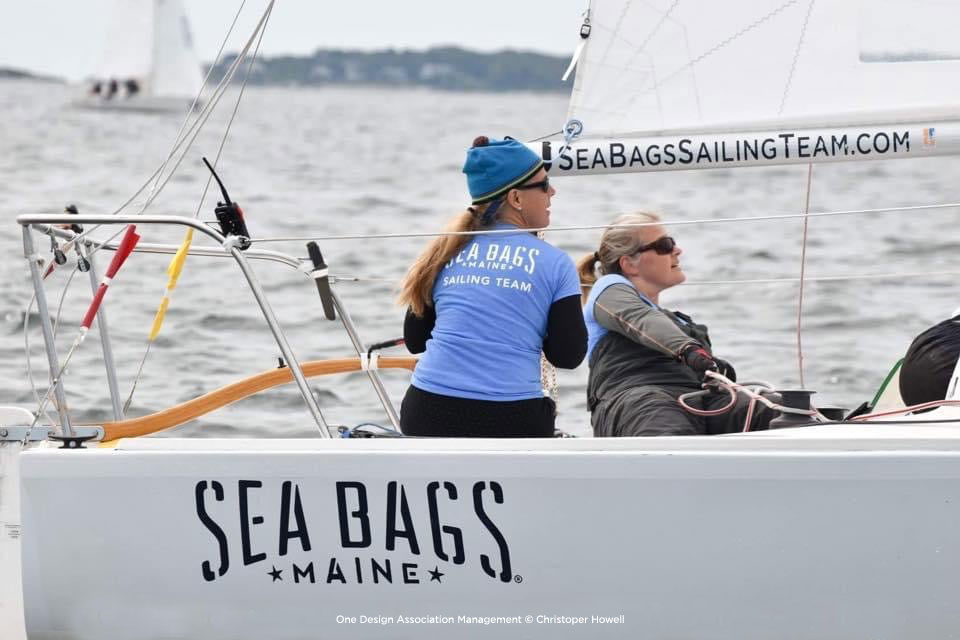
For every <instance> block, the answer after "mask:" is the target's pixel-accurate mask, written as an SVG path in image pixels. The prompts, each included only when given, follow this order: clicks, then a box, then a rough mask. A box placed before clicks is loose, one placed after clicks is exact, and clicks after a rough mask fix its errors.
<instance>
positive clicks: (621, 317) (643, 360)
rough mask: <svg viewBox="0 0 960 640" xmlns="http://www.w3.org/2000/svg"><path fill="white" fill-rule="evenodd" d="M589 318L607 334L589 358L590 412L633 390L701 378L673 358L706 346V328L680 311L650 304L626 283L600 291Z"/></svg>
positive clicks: (688, 384)
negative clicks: (689, 347) (690, 347)
mask: <svg viewBox="0 0 960 640" xmlns="http://www.w3.org/2000/svg"><path fill="white" fill-rule="evenodd" d="M593 314H594V317H595V318H596V320H597V322H598V323H600V325H601V326H603V327H605V328H606V329H607V330H608V333H607V334H606V335H605V336H604V337H603V338H601V339H600V341H599V342H597V344H596V346H594V348H593V352H592V353H591V354H590V362H589V364H590V376H589V379H588V381H587V407H588V408H589V409H590V411H593V410H594V408H595V407H596V406H597V404H598V403H599V402H601V401H602V400H610V399H613V398H615V397H616V396H617V395H619V394H620V393H622V392H623V391H625V390H626V389H630V388H634V387H639V386H649V385H654V386H665V387H680V388H689V389H690V390H691V391H692V390H696V389H699V388H700V383H701V381H702V380H701V378H699V377H698V375H697V374H696V372H694V371H693V369H691V368H690V367H688V366H687V365H686V364H684V363H683V362H681V361H680V359H679V354H680V353H681V352H682V351H683V350H684V349H686V348H687V346H688V345H691V344H696V345H699V346H703V347H706V348H707V349H709V348H710V337H709V335H708V333H707V327H706V326H704V325H702V324H697V323H695V322H693V320H692V319H690V317H689V316H686V315H684V314H682V313H679V312H670V311H667V310H665V309H660V308H657V307H652V306H650V304H649V303H647V302H646V301H644V300H643V298H641V297H640V296H639V295H638V294H637V291H636V289H634V288H633V287H631V286H629V285H626V284H615V285H612V286H610V287H608V288H607V289H606V290H605V291H604V292H603V293H601V294H600V296H599V297H598V298H597V300H596V302H595V303H594V309H593Z"/></svg>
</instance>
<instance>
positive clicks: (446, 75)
mask: <svg viewBox="0 0 960 640" xmlns="http://www.w3.org/2000/svg"><path fill="white" fill-rule="evenodd" d="M236 58H237V54H235V53H230V54H227V55H226V56H224V58H223V59H222V60H221V61H220V63H219V64H218V65H216V67H215V68H214V69H213V73H212V74H211V76H210V83H212V85H215V84H216V83H217V82H219V81H220V80H221V79H222V78H223V77H224V75H225V74H226V72H227V70H228V69H229V67H230V65H231V64H232V63H233V62H234V61H235V60H236ZM567 64H568V59H567V58H565V57H561V56H551V55H546V54H542V53H534V52H529V51H513V50H505V51H498V52H495V53H479V52H475V51H469V50H467V49H461V48H459V47H433V48H431V49H427V50H424V51H414V50H396V49H384V50H381V51H347V50H339V49H319V50H317V51H316V52H314V53H313V54H312V55H305V56H292V55H282V56H273V57H259V58H257V60H256V62H255V64H254V65H253V68H252V69H251V70H250V76H249V79H248V80H247V82H248V83H249V84H252V85H261V86H276V87H324V86H334V87H377V88H384V87H386V88H419V89H436V90H447V91H482V92H508V91H509V92H513V91H535V92H545V91H555V92H566V91H569V90H570V84H569V83H564V82H561V80H560V77H561V75H562V74H563V71H564V69H565V68H566V66H567ZM247 65H248V60H245V61H243V63H242V64H241V67H240V69H238V71H237V75H236V76H235V77H234V82H238V81H240V80H241V79H243V78H244V77H245V76H246V74H247V68H248V66H247ZM209 68H210V64H209V63H208V64H204V65H203V70H204V72H206V71H207V70H208V69H209ZM0 79H10V80H35V81H40V82H51V83H58V84H66V83H68V80H66V79H64V78H59V77H56V76H50V75H45V74H40V73H34V72H31V71H26V70H23V69H14V68H10V67H0ZM87 81H89V80H82V81H81V82H87Z"/></svg>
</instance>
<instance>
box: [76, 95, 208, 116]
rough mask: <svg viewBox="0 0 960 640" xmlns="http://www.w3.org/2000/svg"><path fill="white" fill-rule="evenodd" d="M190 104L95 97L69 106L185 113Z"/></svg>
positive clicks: (176, 99) (152, 98)
mask: <svg viewBox="0 0 960 640" xmlns="http://www.w3.org/2000/svg"><path fill="white" fill-rule="evenodd" d="M191 104H193V98H192V97H191V98H187V97H184V96H148V95H144V96H134V97H132V98H116V99H111V100H104V99H102V98H96V97H88V98H81V99H79V100H75V101H73V102H72V103H71V106H72V107H74V108H75V109H86V110H90V111H116V112H121V113H186V112H187V110H188V109H189V108H190V105H191ZM202 106H203V105H202V104H201V103H199V102H198V103H197V105H196V107H195V108H194V110H197V109H200V108H201V107H202Z"/></svg>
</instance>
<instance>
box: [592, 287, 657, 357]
mask: <svg viewBox="0 0 960 640" xmlns="http://www.w3.org/2000/svg"><path fill="white" fill-rule="evenodd" d="M615 284H625V285H628V286H629V287H631V288H633V289H636V287H634V286H633V283H632V282H630V281H629V280H627V279H626V278H625V277H624V276H622V275H620V274H619V273H608V274H607V275H605V276H602V277H601V278H600V279H599V280H597V281H596V282H595V283H593V288H592V289H590V295H589V296H587V304H585V305H583V322H584V324H585V325H587V360H588V361H589V360H590V354H591V353H593V348H594V347H595V346H597V343H598V342H600V338H602V337H603V336H605V335H607V328H606V327H604V326H603V325H601V324H600V323H599V322H597V319H596V317H595V316H594V315H593V306H594V305H595V304H596V303H597V298H599V297H600V294H601V293H603V292H604V291H606V289H607V288H608V287H612V286H613V285H615ZM637 295H638V296H640V299H641V300H643V301H644V302H646V303H647V304H649V305H650V306H651V307H653V308H654V309H659V308H660V307H659V306H657V305H656V304H655V303H654V302H653V301H652V300H650V299H649V298H648V297H647V296H645V295H643V294H642V293H640V292H639V291H637Z"/></svg>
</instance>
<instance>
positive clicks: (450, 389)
mask: <svg viewBox="0 0 960 640" xmlns="http://www.w3.org/2000/svg"><path fill="white" fill-rule="evenodd" d="M494 228H496V229H510V228H516V227H514V226H513V225H508V224H498V225H496V226H495V227H494ZM576 295H580V281H579V279H578V276H577V270H576V267H574V265H573V261H572V260H571V259H570V257H569V256H568V255H567V254H566V253H564V252H563V251H560V250H559V249H557V248H556V247H552V246H550V245H549V244H547V243H546V242H544V241H543V240H540V239H538V238H537V237H536V236H534V235H532V234H531V233H529V232H527V231H522V230H519V229H518V231H517V233H516V234H504V235H481V236H475V237H474V238H473V239H472V240H471V241H470V242H468V243H467V244H466V245H465V246H464V247H463V249H461V251H460V253H458V254H457V256H456V257H455V258H454V259H453V260H451V261H450V262H449V263H447V265H446V266H445V267H444V268H443V269H441V270H440V273H439V274H438V275H437V280H436V282H435V283H434V285H433V304H434V309H435V310H436V312H437V321H436V324H434V327H433V332H432V334H431V337H430V339H429V340H427V351H426V353H425V354H424V355H423V356H422V357H421V358H420V361H419V362H418V363H417V368H416V369H415V370H414V372H413V379H412V382H413V385H414V386H415V387H417V388H418V389H422V390H424V391H429V392H431V393H438V394H441V395H446V396H454V397H458V398H472V399H475V400H495V401H501V402H506V401H510V400H526V399H529V398H540V397H543V390H542V388H541V386H540V352H541V351H542V350H543V339H544V336H545V335H546V332H547V316H548V314H549V312H550V305H552V304H553V303H554V302H556V301H557V300H560V299H561V298H566V297H568V296H576Z"/></svg>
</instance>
